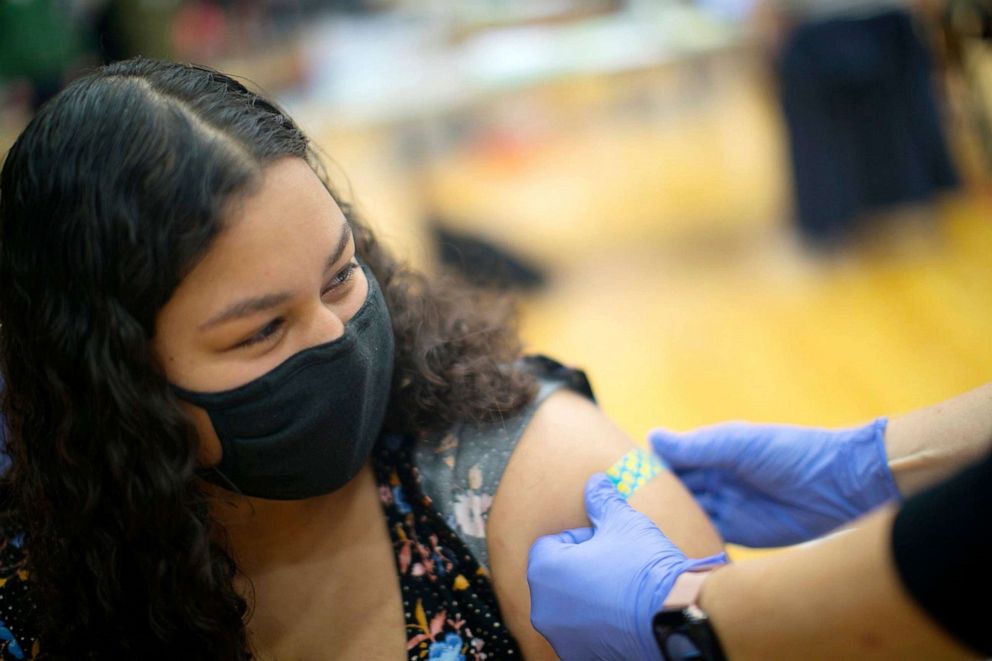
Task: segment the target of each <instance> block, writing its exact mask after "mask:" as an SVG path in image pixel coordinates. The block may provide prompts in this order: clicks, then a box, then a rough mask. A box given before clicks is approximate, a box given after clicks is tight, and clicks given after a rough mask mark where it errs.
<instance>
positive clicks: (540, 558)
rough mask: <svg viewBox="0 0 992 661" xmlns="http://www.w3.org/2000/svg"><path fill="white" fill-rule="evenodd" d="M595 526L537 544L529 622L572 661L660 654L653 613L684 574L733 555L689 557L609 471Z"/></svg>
mask: <svg viewBox="0 0 992 661" xmlns="http://www.w3.org/2000/svg"><path fill="white" fill-rule="evenodd" d="M585 499H586V511H587V513H588V515H589V520H590V521H592V525H593V527H592V528H575V529H573V530H567V531H565V532H562V533H559V534H557V535H548V536H547V537H541V538H540V539H538V540H537V541H536V542H534V545H533V546H532V547H531V549H530V557H529V560H528V565H527V581H528V582H529V583H530V621H531V624H533V625H534V628H535V629H537V630H538V631H540V632H541V633H542V634H543V635H544V637H545V638H547V639H548V641H549V642H550V643H551V646H552V647H554V648H555V652H556V653H557V654H558V656H559V657H561V658H562V659H564V660H565V661H576V660H578V659H600V660H602V661H606V660H609V661H617V660H619V659H660V658H661V653H660V652H659V650H658V644H657V643H656V642H655V638H654V634H653V633H652V629H651V620H652V618H653V617H654V614H655V613H657V612H658V611H659V610H661V606H662V603H663V602H664V601H665V597H667V596H668V593H669V592H670V591H671V589H672V585H673V584H674V583H675V579H676V578H678V576H679V574H681V573H682V572H684V571H686V570H689V569H693V568H697V567H702V566H704V565H715V564H720V563H724V562H726V561H727V556H726V554H725V553H720V554H717V555H715V556H711V557H709V558H704V559H700V560H690V559H689V558H687V557H686V555H685V554H684V553H682V551H680V550H679V548H678V547H677V546H675V544H673V543H672V542H671V541H670V540H669V539H668V538H667V537H665V535H664V533H662V532H661V531H660V530H659V529H658V528H657V527H656V526H655V525H654V523H652V522H651V520H650V519H649V518H647V517H646V516H644V515H643V514H641V513H640V512H637V511H636V510H634V509H633V508H632V507H631V506H630V505H628V504H627V501H625V500H624V499H623V498H622V497H621V496H620V494H619V493H618V492H617V490H616V488H615V487H614V486H613V483H612V482H610V480H609V478H607V477H606V475H604V474H603V473H597V474H595V475H593V476H592V477H591V478H589V482H588V483H587V484H586V491H585Z"/></svg>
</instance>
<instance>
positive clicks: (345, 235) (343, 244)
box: [324, 221, 351, 269]
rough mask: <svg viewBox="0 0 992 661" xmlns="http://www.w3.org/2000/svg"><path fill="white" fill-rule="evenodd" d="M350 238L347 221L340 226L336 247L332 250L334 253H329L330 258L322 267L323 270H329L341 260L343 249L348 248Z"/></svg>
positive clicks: (349, 226)
mask: <svg viewBox="0 0 992 661" xmlns="http://www.w3.org/2000/svg"><path fill="white" fill-rule="evenodd" d="M350 238H351V225H349V224H348V221H345V222H344V223H342V224H341V236H340V237H339V238H338V245H337V247H336V248H335V249H334V252H333V253H331V256H330V257H328V258H327V262H326V265H325V266H324V268H325V269H329V268H331V267H332V266H334V264H335V263H337V261H338V260H339V259H341V255H343V254H344V249H345V248H347V247H348V240H349V239H350Z"/></svg>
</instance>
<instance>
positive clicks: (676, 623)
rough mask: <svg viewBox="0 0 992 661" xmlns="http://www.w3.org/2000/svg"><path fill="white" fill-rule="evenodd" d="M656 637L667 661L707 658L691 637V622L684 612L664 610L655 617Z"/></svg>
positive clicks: (692, 660) (688, 660)
mask: <svg viewBox="0 0 992 661" xmlns="http://www.w3.org/2000/svg"><path fill="white" fill-rule="evenodd" d="M654 635H655V638H656V639H657V640H658V646H659V647H660V648H661V655H662V657H663V658H664V659H665V661H694V660H696V659H703V658H705V656H704V655H703V652H702V650H700V649H699V645H697V644H696V642H695V641H693V640H692V638H690V637H689V622H688V620H687V619H686V616H685V613H684V612H683V611H682V610H663V611H661V612H660V613H658V614H657V615H655V618H654Z"/></svg>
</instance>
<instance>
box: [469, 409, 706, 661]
mask: <svg viewBox="0 0 992 661" xmlns="http://www.w3.org/2000/svg"><path fill="white" fill-rule="evenodd" d="M633 447H635V444H634V443H633V442H632V441H631V439H630V438H629V437H628V436H627V435H626V434H625V433H624V432H623V431H622V430H621V429H620V428H619V427H617V426H616V425H615V424H613V422H611V421H610V419H609V418H608V417H607V416H606V415H605V414H604V413H603V412H602V411H601V410H600V409H599V408H598V407H597V406H596V405H595V404H594V403H592V402H591V401H589V400H588V399H586V398H585V397H582V396H581V395H578V394H576V393H574V392H571V391H569V390H560V391H558V392H556V393H554V394H553V395H551V396H550V397H549V398H548V399H547V400H546V401H545V402H544V403H543V404H542V405H541V406H540V407H539V408H538V410H537V411H536V412H535V414H534V417H533V419H532V420H531V421H530V423H529V425H528V426H527V429H526V430H525V431H524V434H523V436H522V437H521V438H520V441H519V443H518V444H517V447H516V449H515V450H514V451H513V455H512V456H511V458H510V462H509V464H508V465H507V468H506V472H505V473H504V475H503V478H502V481H501V483H500V486H499V489H498V490H497V492H496V496H495V498H494V501H493V506H492V509H491V510H490V515H489V523H488V527H487V535H486V536H487V539H488V545H489V558H490V564H491V568H492V574H493V583H494V585H495V588H496V593H497V596H498V597H499V601H500V608H501V610H502V613H503V616H504V618H505V619H506V621H507V624H508V625H509V626H510V628H511V630H512V631H513V633H514V635H515V637H516V638H517V640H518V641H519V642H520V644H521V646H522V648H523V652H524V656H526V657H527V658H528V659H543V658H547V659H554V658H556V657H555V656H554V653H553V651H552V650H551V647H550V646H549V645H548V644H547V643H546V642H545V641H544V639H543V638H542V637H541V636H540V634H538V633H537V632H535V631H534V630H533V629H532V628H531V626H530V595H529V591H528V588H527V580H526V571H527V553H528V551H529V549H530V546H531V544H533V542H534V540H536V539H537V538H538V537H540V536H542V535H547V534H551V533H555V532H559V531H561V530H564V529H567V528H575V527H578V526H588V525H589V520H588V519H587V518H586V515H585V507H584V505H583V498H582V490H583V487H584V486H585V483H586V480H587V479H588V478H589V475H591V474H592V473H595V472H597V471H604V470H606V469H607V468H609V467H610V466H611V465H612V464H613V463H614V462H615V461H616V460H617V459H619V458H620V457H621V456H623V454H624V453H626V452H627V451H629V450H630V449H631V448H633ZM631 504H632V505H633V506H634V507H636V508H637V509H638V510H640V511H642V512H644V513H645V514H647V515H648V516H649V517H651V519H652V520H654V522H655V523H657V524H658V525H659V527H661V528H662V529H663V530H664V531H665V533H666V534H667V535H668V536H669V537H670V538H671V539H672V540H674V541H675V542H676V543H677V544H678V545H679V546H680V547H682V549H683V550H685V551H686V553H687V554H689V555H690V556H703V555H710V554H712V553H718V552H719V551H720V550H722V543H721V540H720V537H719V535H718V534H717V533H716V531H715V530H714V529H713V527H712V525H710V523H709V521H708V520H707V518H706V515H705V514H704V513H703V512H702V510H701V509H700V508H699V507H698V506H697V505H696V503H695V501H693V500H692V497H691V496H690V495H689V493H688V492H687V491H686V490H685V488H684V487H683V486H682V485H681V483H680V482H679V481H678V480H677V479H676V478H675V477H674V476H672V475H671V474H670V473H668V472H667V471H666V472H663V473H661V474H660V475H659V476H658V477H656V478H655V479H653V480H652V481H651V482H650V483H648V484H647V485H646V486H645V487H643V488H642V489H641V490H640V491H639V492H638V493H637V494H636V495H635V496H634V497H633V498H632V499H631Z"/></svg>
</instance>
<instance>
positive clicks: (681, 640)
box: [661, 632, 703, 661]
mask: <svg viewBox="0 0 992 661" xmlns="http://www.w3.org/2000/svg"><path fill="white" fill-rule="evenodd" d="M661 653H662V655H663V656H664V657H665V659H667V660H668V661H689V660H690V659H702V658H703V654H702V652H700V651H699V648H698V647H697V646H696V643H694V642H692V640H690V639H689V636H687V635H685V634H684V633H681V632H672V633H669V634H668V635H667V636H666V637H665V642H664V644H663V645H662V650H661Z"/></svg>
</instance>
